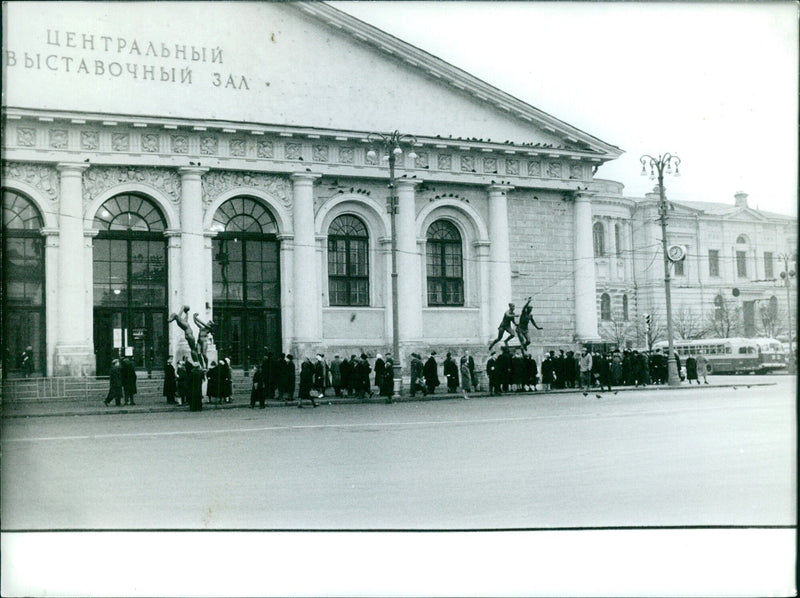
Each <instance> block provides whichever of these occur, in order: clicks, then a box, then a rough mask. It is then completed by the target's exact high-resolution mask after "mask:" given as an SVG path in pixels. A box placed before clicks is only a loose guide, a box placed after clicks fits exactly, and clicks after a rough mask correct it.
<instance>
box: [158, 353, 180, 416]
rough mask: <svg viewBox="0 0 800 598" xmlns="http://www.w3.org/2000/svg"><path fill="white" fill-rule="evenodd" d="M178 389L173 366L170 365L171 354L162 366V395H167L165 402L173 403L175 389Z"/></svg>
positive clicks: (174, 402)
mask: <svg viewBox="0 0 800 598" xmlns="http://www.w3.org/2000/svg"><path fill="white" fill-rule="evenodd" d="M177 389H178V381H177V379H176V377H175V367H174V366H173V365H172V355H170V356H169V357H168V358H167V365H165V366H164V387H163V390H162V391H161V392H162V396H165V397H167V404H168V405H174V404H176V403H177V401H176V400H175V391H176V390H177Z"/></svg>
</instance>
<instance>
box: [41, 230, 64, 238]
mask: <svg viewBox="0 0 800 598" xmlns="http://www.w3.org/2000/svg"><path fill="white" fill-rule="evenodd" d="M59 232H60V231H59V230H58V229H57V228H40V229H39V233H40V234H41V235H42V236H43V237H57V236H58V235H59Z"/></svg>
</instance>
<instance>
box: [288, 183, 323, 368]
mask: <svg viewBox="0 0 800 598" xmlns="http://www.w3.org/2000/svg"><path fill="white" fill-rule="evenodd" d="M319 177H320V175H318V174H312V173H296V174H293V175H292V195H293V200H294V201H293V210H292V219H293V221H294V256H293V262H294V284H293V285H292V286H293V287H294V288H293V289H292V291H293V293H294V343H295V345H298V350H299V351H300V352H304V351H308V350H310V349H311V345H313V344H315V343H318V342H319V341H320V340H321V336H322V335H321V330H320V314H319V313H318V311H317V308H318V306H319V297H318V296H319V288H318V285H317V263H316V262H317V240H316V235H315V232H314V180H315V179H317V178H319ZM299 358H300V356H298V361H299Z"/></svg>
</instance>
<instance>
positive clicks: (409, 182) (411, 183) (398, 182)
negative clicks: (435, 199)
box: [394, 178, 425, 189]
mask: <svg viewBox="0 0 800 598" xmlns="http://www.w3.org/2000/svg"><path fill="white" fill-rule="evenodd" d="M424 182H425V181H422V180H419V179H403V178H399V179H398V178H395V179H394V184H395V186H396V187H398V188H400V187H404V188H408V187H410V188H412V189H413V188H414V187H416V186H417V185H420V184H422V183H424Z"/></svg>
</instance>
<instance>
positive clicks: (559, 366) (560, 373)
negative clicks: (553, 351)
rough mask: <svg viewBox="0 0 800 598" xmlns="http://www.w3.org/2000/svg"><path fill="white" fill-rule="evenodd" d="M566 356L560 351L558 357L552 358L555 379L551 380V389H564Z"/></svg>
mask: <svg viewBox="0 0 800 598" xmlns="http://www.w3.org/2000/svg"><path fill="white" fill-rule="evenodd" d="M565 361H566V356H565V355H564V350H563V349H560V350H559V353H558V355H555V356H554V357H553V368H554V370H555V374H556V375H555V379H554V380H553V387H554V388H564V387H565V380H566V377H567V373H566V364H565V363H564V362H565Z"/></svg>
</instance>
